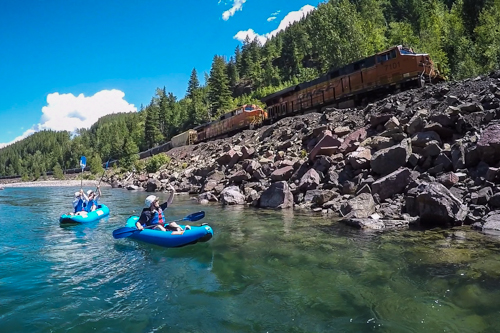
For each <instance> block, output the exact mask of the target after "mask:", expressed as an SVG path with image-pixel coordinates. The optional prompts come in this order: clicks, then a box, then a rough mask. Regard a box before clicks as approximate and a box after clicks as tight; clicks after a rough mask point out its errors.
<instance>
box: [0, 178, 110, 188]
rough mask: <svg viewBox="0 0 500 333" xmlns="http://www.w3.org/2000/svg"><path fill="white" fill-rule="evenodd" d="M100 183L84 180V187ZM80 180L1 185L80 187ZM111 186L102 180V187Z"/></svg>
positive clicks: (7, 185) (6, 186) (53, 180)
mask: <svg viewBox="0 0 500 333" xmlns="http://www.w3.org/2000/svg"><path fill="white" fill-rule="evenodd" d="M98 183H99V181H98V180H84V181H83V187H92V186H93V187H95V186H97V184H98ZM80 185H81V181H80V180H71V179H68V180H55V179H49V180H39V181H35V182H9V183H4V184H1V186H0V187H4V188H9V187H66V186H67V187H80ZM104 186H109V185H108V184H105V183H103V182H101V187H104Z"/></svg>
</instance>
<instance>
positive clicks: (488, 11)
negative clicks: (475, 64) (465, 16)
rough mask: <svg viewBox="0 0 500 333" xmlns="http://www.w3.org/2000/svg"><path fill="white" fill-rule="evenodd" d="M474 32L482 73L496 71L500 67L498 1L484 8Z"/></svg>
mask: <svg viewBox="0 0 500 333" xmlns="http://www.w3.org/2000/svg"><path fill="white" fill-rule="evenodd" d="M474 32H475V35H476V45H477V48H478V52H479V57H480V62H481V64H482V66H483V71H484V72H489V71H492V70H495V69H498V68H499V66H500V0H492V3H491V4H489V5H488V6H486V7H484V9H483V10H482V11H481V14H480V15H479V24H478V26H477V27H476V29H475V30H474Z"/></svg>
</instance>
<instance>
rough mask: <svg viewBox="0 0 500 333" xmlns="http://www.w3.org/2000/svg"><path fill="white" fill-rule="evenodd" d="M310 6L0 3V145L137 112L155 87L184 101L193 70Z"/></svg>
mask: <svg viewBox="0 0 500 333" xmlns="http://www.w3.org/2000/svg"><path fill="white" fill-rule="evenodd" d="M312 6H317V0H315V1H307V0H273V1H269V0H234V1H233V0H229V1H224V0H222V1H218V0H184V1H176V2H173V1H167V0H163V1H159V0H142V1H139V0H135V1H129V0H121V1H118V0H99V1H98V0H86V1H83V0H57V1H56V0H45V1H42V0H30V1H26V0H16V1H2V2H1V3H0V31H1V33H0V81H1V82H2V84H1V86H2V88H1V90H0V96H1V97H0V147H2V146H4V145H5V144H8V143H11V142H13V141H14V140H16V139H19V138H20V137H23V136H26V135H28V134H30V133H32V132H34V131H37V130H40V129H54V130H72V129H74V128H79V127H87V126H90V125H91V124H92V123H93V122H95V121H96V120H97V119H98V118H99V117H100V116H102V115H105V114H108V113H112V112H121V111H123V112H124V111H135V110H138V109H139V107H140V105H141V104H144V105H147V104H148V103H149V102H150V100H151V98H152V97H153V95H154V93H155V89H156V88H157V87H163V86H165V87H166V89H167V91H172V92H173V93H174V94H175V95H176V96H177V97H178V98H179V99H180V98H182V97H184V94H185V91H186V87H187V82H188V80H189V75H190V74H191V70H192V69H193V67H196V69H197V71H198V73H199V78H200V80H201V81H203V72H209V71H210V66H211V62H212V58H213V56H214V55H215V54H220V55H228V56H230V55H232V54H233V52H234V49H235V47H236V46H237V45H238V44H241V42H240V41H239V40H238V39H244V37H245V36H246V35H247V34H250V36H252V37H253V36H258V37H259V38H260V39H261V40H262V41H265V39H266V37H268V36H270V35H271V34H275V33H276V32H277V31H278V30H279V29H282V28H283V27H286V26H287V25H288V24H289V23H290V22H293V21H294V20H296V19H297V18H299V17H301V16H302V15H303V13H304V12H308V11H310V10H312V9H313V7H312Z"/></svg>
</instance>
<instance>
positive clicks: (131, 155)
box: [119, 138, 139, 170]
mask: <svg viewBox="0 0 500 333" xmlns="http://www.w3.org/2000/svg"><path fill="white" fill-rule="evenodd" d="M138 153H139V147H137V145H136V144H135V142H134V140H132V139H131V138H125V143H124V144H123V157H122V158H120V161H119V163H120V167H122V168H124V169H126V170H131V169H132V167H133V166H134V163H135V161H137V160H138V159H139V157H138V155H137V154H138Z"/></svg>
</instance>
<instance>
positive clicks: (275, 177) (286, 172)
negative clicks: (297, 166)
mask: <svg viewBox="0 0 500 333" xmlns="http://www.w3.org/2000/svg"><path fill="white" fill-rule="evenodd" d="M293 172H294V170H293V166H285V167H283V168H280V169H277V170H274V171H273V173H271V180H272V181H275V182H276V181H282V180H289V179H290V177H292V175H293Z"/></svg>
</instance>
